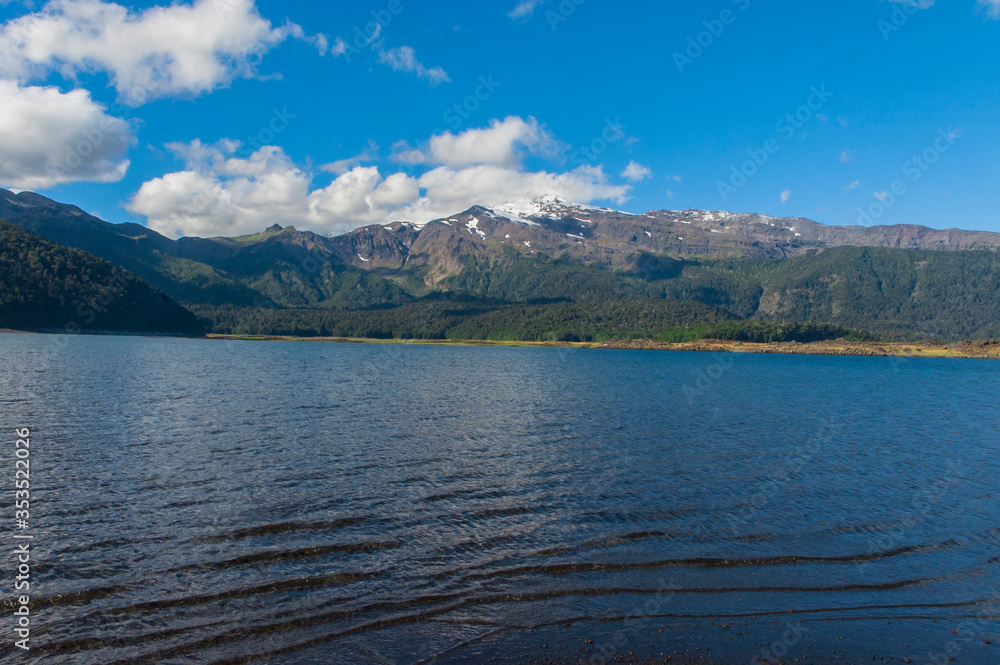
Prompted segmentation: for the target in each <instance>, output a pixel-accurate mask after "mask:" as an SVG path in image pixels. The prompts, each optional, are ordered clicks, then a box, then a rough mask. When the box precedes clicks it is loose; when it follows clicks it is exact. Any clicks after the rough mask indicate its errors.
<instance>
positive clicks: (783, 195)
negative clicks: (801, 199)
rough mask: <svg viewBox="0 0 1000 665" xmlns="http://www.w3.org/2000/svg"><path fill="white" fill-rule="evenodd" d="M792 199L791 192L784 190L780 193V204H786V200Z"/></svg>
mask: <svg viewBox="0 0 1000 665" xmlns="http://www.w3.org/2000/svg"><path fill="white" fill-rule="evenodd" d="M790 198H792V190H790V189H786V190H785V191H783V192H782V193H781V202H782V203H788V199H790Z"/></svg>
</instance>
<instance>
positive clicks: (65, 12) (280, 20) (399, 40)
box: [0, 0, 1000, 236]
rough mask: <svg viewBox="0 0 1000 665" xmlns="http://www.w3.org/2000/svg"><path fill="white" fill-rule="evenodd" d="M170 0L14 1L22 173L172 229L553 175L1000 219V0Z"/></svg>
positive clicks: (814, 213) (693, 197)
mask: <svg viewBox="0 0 1000 665" xmlns="http://www.w3.org/2000/svg"><path fill="white" fill-rule="evenodd" d="M157 7H158V4H157V3H154V2H140V3H134V4H129V5H115V4H113V3H107V2H98V1H97V0H59V1H58V2H52V3H49V4H41V3H23V2H16V1H9V2H7V3H5V4H3V3H2V0H0V21H3V27H2V28H0V93H2V96H5V97H7V100H8V103H5V104H4V105H3V107H5V108H6V109H7V110H6V111H5V110H3V108H0V185H3V186H8V187H13V188H17V189H33V190H35V191H40V192H42V193H44V194H46V195H49V196H51V197H53V198H56V199H58V200H62V201H67V202H72V203H76V204H78V205H80V206H81V207H82V208H84V209H85V210H87V211H90V212H95V213H97V214H99V215H100V216H102V217H103V218H105V219H108V220H110V221H116V222H118V221H139V222H142V223H148V224H149V225H150V226H151V227H153V228H156V229H157V230H159V231H161V232H163V233H166V234H168V235H173V236H176V235H182V234H183V235H215V234H225V235H230V234H236V233H244V232H253V231H255V230H260V229H262V228H264V227H266V226H268V225H270V223H274V222H278V223H282V224H294V225H295V226H297V227H299V228H308V229H311V230H315V231H318V232H323V233H337V232H342V231H346V230H349V229H351V228H355V227H357V226H360V225H363V224H366V223H375V222H387V221H391V220H392V219H413V220H414V221H427V219H428V218H431V217H435V216H443V215H447V214H449V213H453V212H459V211H460V210H462V209H464V208H465V207H468V205H466V204H470V205H471V204H472V203H475V202H481V203H500V202H502V201H505V200H509V199H513V198H530V197H532V196H535V195H538V194H541V193H545V192H546V191H551V192H552V193H556V194H561V195H563V196H565V197H566V198H572V199H575V200H578V201H580V202H596V203H599V204H601V205H608V206H609V207H615V208H618V209H623V210H629V211H633V212H644V211H646V210H649V209H661V208H671V209H684V208H704V209H711V210H733V211H749V212H761V213H766V214H770V215H775V216H801V217H808V218H811V219H815V220H817V221H821V222H825V223H830V224H857V223H865V224H873V223H878V224H894V223H916V224H925V225H927V226H931V227H936V228H949V227H962V228H970V229H984V230H992V231H1000V214H998V212H997V211H998V210H1000V186H998V184H1000V158H998V154H1000V131H998V129H997V128H998V126H1000V123H998V121H1000V14H998V11H1000V3H996V2H990V1H987V0H948V1H947V2H945V0H938V2H936V3H935V2H928V1H926V0H925V1H923V2H921V3H919V4H917V3H909V2H890V1H888V0H842V1H841V2H837V3H801V2H791V1H788V0H786V1H785V2H767V1H765V0H700V1H699V2H687V3H680V2H671V3H651V2H642V3H639V2H633V3H629V2H626V3H610V2H606V1H603V0H564V1H563V2H559V1H558V0H548V1H546V2H531V1H530V0H529V1H528V2H521V3H520V4H518V0H505V1H504V2H481V3H470V2H458V1H446V0H443V1H441V2H435V3H430V2H421V1H420V0H380V1H377V2H368V1H362V0H352V2H350V3H314V2H308V3H307V2H299V1H295V0H284V1H283V2H277V1H276V0H260V1H258V2H256V3H254V2H252V0H204V1H201V2H195V3H194V6H192V3H190V2H188V3H176V4H175V5H173V6H169V5H162V6H159V9H157ZM371 33H377V34H376V35H375V39H373V40H372V39H369V38H368V37H367V36H366V35H370V34H371ZM94 34H97V35H98V37H96V38H95V37H93V35H94ZM699 42H700V44H699ZM11 100H12V101H11ZM456 105H458V109H459V110H457V111H456ZM796 115H797V116H798V117H797V118H796ZM95 129H96V131H97V132H98V133H97V134H95V133H94V131H95ZM275 130H276V131H275ZM85 137H93V138H85ZM81 141H83V142H84V145H83V149H82V150H80V145H81ZM88 141H90V142H91V143H92V144H93V145H91V146H90V147H88V146H87V145H86V143H87V142H88ZM237 142H239V143H237ZM81 152H83V153H86V154H80V153H81ZM754 158H755V159H756V161H755V162H754V161H752V160H754ZM861 210H866V211H867V212H868V215H867V216H862V215H861V214H860V212H859V211H861Z"/></svg>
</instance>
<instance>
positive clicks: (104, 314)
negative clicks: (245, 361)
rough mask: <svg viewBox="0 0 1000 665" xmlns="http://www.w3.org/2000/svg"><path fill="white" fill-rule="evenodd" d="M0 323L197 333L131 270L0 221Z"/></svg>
mask: <svg viewBox="0 0 1000 665" xmlns="http://www.w3.org/2000/svg"><path fill="white" fill-rule="evenodd" d="M0 328H12V329H17V330H46V331H48V330H51V331H58V332H119V333H157V334H177V335H201V334H204V331H205V329H204V327H203V325H202V323H201V322H200V321H199V320H198V319H197V317H195V316H194V315H193V314H192V313H191V312H189V311H188V310H186V309H184V308H183V307H181V306H180V305H178V304H177V303H175V302H174V301H173V300H171V299H170V298H169V297H167V295H166V294H164V293H163V292H161V291H159V290H157V289H155V288H153V287H152V286H150V285H149V284H147V283H146V282H144V281H142V280H141V279H139V278H137V277H136V276H135V275H133V274H131V273H129V272H126V271H124V270H121V269H119V268H116V267H115V266H114V265H112V264H111V263H108V262H107V261H103V260H101V259H98V258H97V257H95V256H92V255H90V254H87V253H86V252H82V251H80V250H77V249H70V248H68V247H63V246H62V245H57V244H55V243H52V242H49V241H47V240H44V239H43V238H40V237H39V236H36V235H34V234H32V233H28V232H27V231H24V230H22V229H20V228H18V227H16V226H14V225H13V224H10V223H8V222H6V221H3V220H0Z"/></svg>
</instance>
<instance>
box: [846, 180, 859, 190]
mask: <svg viewBox="0 0 1000 665" xmlns="http://www.w3.org/2000/svg"><path fill="white" fill-rule="evenodd" d="M860 185H861V181H860V180H855V181H854V182H852V183H851V184H850V185H848V186H847V189H857V188H858V187H859V186H860Z"/></svg>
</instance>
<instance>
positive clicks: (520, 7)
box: [507, 0, 545, 19]
mask: <svg viewBox="0 0 1000 665" xmlns="http://www.w3.org/2000/svg"><path fill="white" fill-rule="evenodd" d="M543 2H545V0H521V2H519V3H517V6H516V7H514V9H512V10H510V13H509V14H507V16H510V17H511V18H514V19H517V18H524V17H525V16H531V15H532V14H534V13H535V8H536V7H538V5H540V4H542V3H543Z"/></svg>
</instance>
